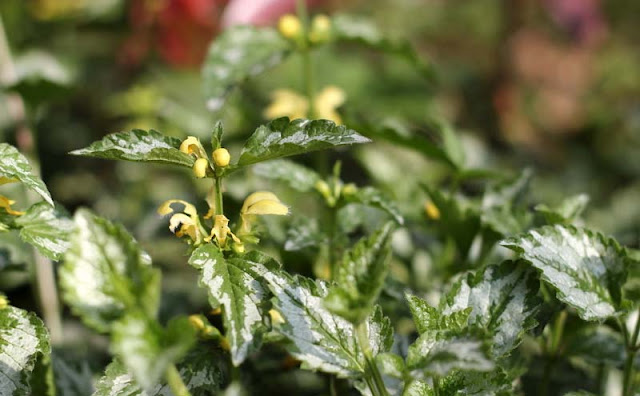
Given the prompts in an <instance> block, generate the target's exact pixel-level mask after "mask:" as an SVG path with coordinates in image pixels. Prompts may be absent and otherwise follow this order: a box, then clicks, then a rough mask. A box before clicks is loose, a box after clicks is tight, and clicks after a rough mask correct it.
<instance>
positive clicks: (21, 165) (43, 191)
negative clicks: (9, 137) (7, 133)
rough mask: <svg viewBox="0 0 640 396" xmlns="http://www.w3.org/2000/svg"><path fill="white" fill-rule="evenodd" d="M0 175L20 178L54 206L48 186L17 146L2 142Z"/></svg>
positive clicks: (0, 147)
mask: <svg viewBox="0 0 640 396" xmlns="http://www.w3.org/2000/svg"><path fill="white" fill-rule="evenodd" d="M0 176H2V177H6V178H9V179H17V180H19V181H20V182H22V183H23V184H24V185H25V186H27V187H28V188H30V189H32V190H33V191H35V192H37V193H38V194H39V195H40V196H41V197H42V198H44V200H45V201H47V202H48V203H49V204H50V205H51V206H53V200H52V199H51V194H49V190H48V189H47V186H46V185H45V184H44V182H43V181H42V180H41V179H40V178H39V177H38V176H36V175H35V174H34V173H33V170H32V168H31V165H30V164H29V161H27V159H26V158H25V156H24V155H22V154H20V152H19V151H18V150H17V149H16V148H15V147H13V146H12V145H10V144H7V143H0Z"/></svg>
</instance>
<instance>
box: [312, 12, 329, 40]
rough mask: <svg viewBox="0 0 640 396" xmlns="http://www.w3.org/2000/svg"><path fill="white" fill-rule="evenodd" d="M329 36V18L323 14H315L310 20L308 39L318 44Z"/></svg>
mask: <svg viewBox="0 0 640 396" xmlns="http://www.w3.org/2000/svg"><path fill="white" fill-rule="evenodd" d="M329 37H331V19H329V17H328V16H326V15H323V14H320V15H316V16H315V17H314V18H313V20H312V21H311V32H310V33H309V41H311V42H312V43H314V44H320V43H324V42H327V41H328V40H329Z"/></svg>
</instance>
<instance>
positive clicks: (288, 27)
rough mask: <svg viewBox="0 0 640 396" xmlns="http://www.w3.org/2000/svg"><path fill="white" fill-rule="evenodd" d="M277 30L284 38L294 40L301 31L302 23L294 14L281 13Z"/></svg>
mask: <svg viewBox="0 0 640 396" xmlns="http://www.w3.org/2000/svg"><path fill="white" fill-rule="evenodd" d="M278 30H279V31H280V34H282V35H283V36H284V37H285V38H287V39H289V40H295V39H297V38H298V37H300V34H301V33H302V23H300V19H298V17H296V16H295V15H291V14H286V15H283V16H282V17H281V18H280V20H279V21H278Z"/></svg>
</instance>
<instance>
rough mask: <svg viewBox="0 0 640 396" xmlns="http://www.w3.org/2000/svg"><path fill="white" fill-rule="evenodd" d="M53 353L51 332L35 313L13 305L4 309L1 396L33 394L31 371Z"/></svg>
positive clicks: (0, 313)
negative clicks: (50, 342) (43, 358)
mask: <svg viewBox="0 0 640 396" xmlns="http://www.w3.org/2000/svg"><path fill="white" fill-rule="evenodd" d="M50 353H51V349H50V346H49V334H48V332H47V329H46V328H45V327H44V324H43V323H42V321H41V320H40V319H39V318H38V317H37V316H36V315H35V314H33V313H30V312H27V311H24V310H22V309H18V308H15V307H12V306H7V307H5V308H2V309H0V377H2V378H3V379H2V381H0V394H1V395H3V396H5V395H6V396H27V395H31V386H30V379H31V372H32V371H33V370H34V368H35V366H36V362H37V361H38V360H39V359H40V358H41V357H47V356H49V354H50Z"/></svg>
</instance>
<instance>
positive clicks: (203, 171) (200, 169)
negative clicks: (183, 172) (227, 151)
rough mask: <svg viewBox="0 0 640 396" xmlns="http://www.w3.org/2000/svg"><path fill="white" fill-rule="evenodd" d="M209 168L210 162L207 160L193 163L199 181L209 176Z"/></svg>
mask: <svg viewBox="0 0 640 396" xmlns="http://www.w3.org/2000/svg"><path fill="white" fill-rule="evenodd" d="M208 167H209V161H207V159H206V158H198V159H197V160H196V162H194V163H193V174H194V175H196V177H197V178H198V179H202V178H203V177H205V176H207V168H208Z"/></svg>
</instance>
